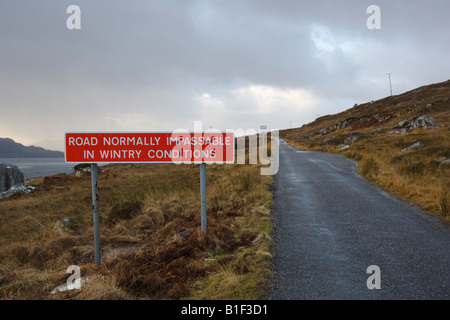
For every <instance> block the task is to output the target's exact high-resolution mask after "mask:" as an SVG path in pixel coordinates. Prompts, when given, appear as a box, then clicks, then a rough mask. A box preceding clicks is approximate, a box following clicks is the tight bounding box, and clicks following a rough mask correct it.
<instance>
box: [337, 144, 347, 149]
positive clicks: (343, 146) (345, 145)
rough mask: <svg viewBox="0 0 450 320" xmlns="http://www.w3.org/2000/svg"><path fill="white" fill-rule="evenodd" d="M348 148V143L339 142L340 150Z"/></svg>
mask: <svg viewBox="0 0 450 320" xmlns="http://www.w3.org/2000/svg"><path fill="white" fill-rule="evenodd" d="M348 148H350V145H348V144H340V145H339V149H340V150H345V149H348Z"/></svg>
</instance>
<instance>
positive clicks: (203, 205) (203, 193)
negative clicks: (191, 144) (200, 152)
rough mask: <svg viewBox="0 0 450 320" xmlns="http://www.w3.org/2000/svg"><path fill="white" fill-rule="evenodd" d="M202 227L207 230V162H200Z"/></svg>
mask: <svg viewBox="0 0 450 320" xmlns="http://www.w3.org/2000/svg"><path fill="white" fill-rule="evenodd" d="M200 198H201V227H202V231H206V164H205V163H201V164H200Z"/></svg>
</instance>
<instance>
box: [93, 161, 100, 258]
mask: <svg viewBox="0 0 450 320" xmlns="http://www.w3.org/2000/svg"><path fill="white" fill-rule="evenodd" d="M91 176H92V211H93V215H94V245H95V264H96V265H97V266H99V265H100V227H99V224H100V223H99V220H98V170H97V164H96V163H92V164H91Z"/></svg>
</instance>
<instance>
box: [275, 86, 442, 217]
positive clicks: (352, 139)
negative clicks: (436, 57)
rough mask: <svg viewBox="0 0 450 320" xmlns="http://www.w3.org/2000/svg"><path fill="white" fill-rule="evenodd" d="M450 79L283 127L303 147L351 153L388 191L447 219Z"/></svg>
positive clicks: (365, 172) (285, 136) (284, 133)
mask: <svg viewBox="0 0 450 320" xmlns="http://www.w3.org/2000/svg"><path fill="white" fill-rule="evenodd" d="M449 124H450V80H449V81H446V82H442V83H437V84H432V85H428V86H423V87H420V88H417V89H415V90H411V91H409V92H406V93H404V94H400V95H396V96H392V97H387V98H384V99H381V100H377V101H371V102H368V103H365V104H362V105H355V106H354V107H353V108H351V109H348V110H346V111H344V112H341V113H338V114H335V115H327V116H324V117H320V118H318V119H316V120H315V121H314V122H312V123H309V124H306V125H304V126H302V127H301V128H296V129H289V130H284V131H282V132H280V136H281V138H283V139H285V140H286V141H288V142H289V143H290V144H292V145H295V146H297V147H299V148H301V149H304V150H316V151H323V152H331V153H337V154H341V155H344V156H347V157H349V158H351V159H353V160H355V161H357V162H358V163H359V172H360V173H361V174H362V175H363V176H364V177H366V178H367V179H369V180H371V181H373V182H375V183H377V184H379V185H380V186H381V187H383V188H385V189H386V190H388V191H390V192H393V193H396V194H398V195H400V196H402V197H403V198H405V199H407V200H409V201H411V202H413V203H415V204H417V205H419V206H420V207H422V208H423V209H424V210H427V211H429V212H432V213H435V214H440V215H442V216H443V217H445V218H446V219H448V218H449V215H450V213H449V189H450V175H449V171H450V170H449V168H450V160H449V158H450V127H449Z"/></svg>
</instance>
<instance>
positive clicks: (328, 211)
mask: <svg viewBox="0 0 450 320" xmlns="http://www.w3.org/2000/svg"><path fill="white" fill-rule="evenodd" d="M273 209H274V217H275V226H274V236H273V238H274V272H275V273H274V279H273V288H272V290H271V293H270V299H274V300H278V299H279V300H288V299H295V300H303V299H332V300H334V299H339V300H340V299H364V300H366V299H408V300H411V299H439V300H441V299H444V300H448V299H450V280H449V279H450V276H449V273H450V224H449V223H447V222H444V221H442V220H441V219H439V218H437V217H434V216H431V215H430V214H428V213H425V212H423V211H421V210H420V209H418V208H417V207H415V206H413V205H411V204H408V203H407V202H405V201H403V200H401V199H399V198H398V197H396V196H394V195H391V194H389V193H387V192H385V191H383V190H382V189H380V188H379V187H377V186H375V185H374V184H372V183H370V182H368V181H366V180H364V179H363V178H361V177H360V176H359V175H358V174H357V173H356V163H354V162H352V161H350V160H348V159H346V158H344V157H340V156H337V155H332V154H327V153H318V152H307V151H300V150H299V149H296V148H293V147H291V146H289V145H288V144H287V143H286V142H284V141H281V143H280V168H279V171H278V173H277V175H276V176H275V184H274V205H273ZM370 266H377V267H378V268H379V272H378V271H376V270H375V269H373V268H374V267H372V268H371V269H369V270H368V268H369V267H370ZM368 271H369V272H368ZM377 287H379V289H377ZM369 288H372V289H369Z"/></svg>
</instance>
